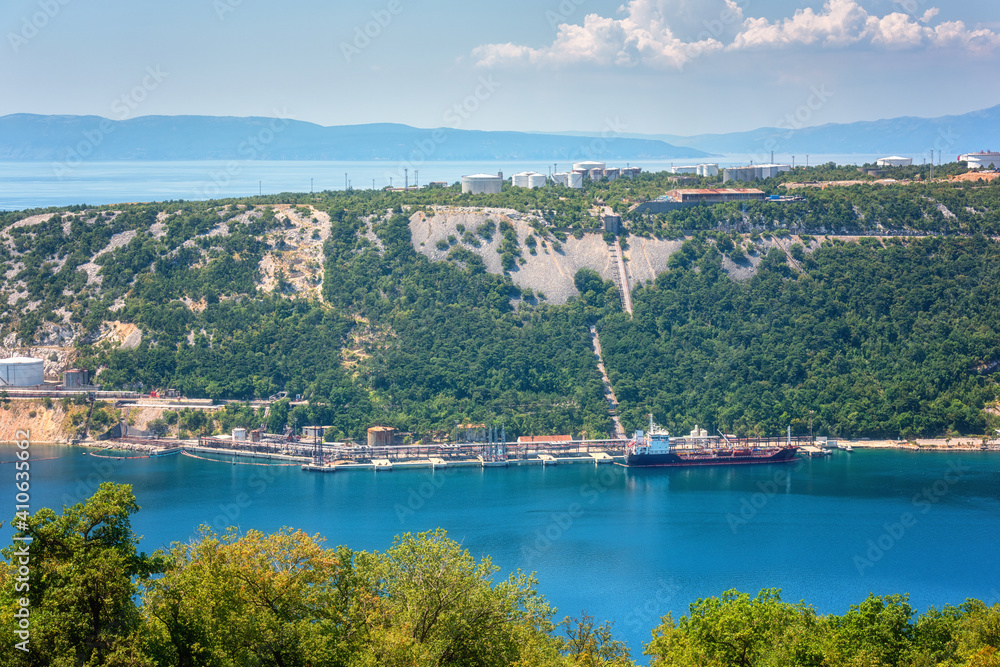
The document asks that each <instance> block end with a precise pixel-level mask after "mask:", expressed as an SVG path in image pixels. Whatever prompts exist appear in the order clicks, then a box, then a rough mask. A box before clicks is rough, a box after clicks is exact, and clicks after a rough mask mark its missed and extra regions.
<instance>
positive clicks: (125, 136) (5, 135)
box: [0, 114, 705, 162]
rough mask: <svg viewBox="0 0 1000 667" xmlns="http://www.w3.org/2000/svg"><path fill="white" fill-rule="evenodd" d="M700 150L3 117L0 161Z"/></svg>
mask: <svg viewBox="0 0 1000 667" xmlns="http://www.w3.org/2000/svg"><path fill="white" fill-rule="evenodd" d="M702 155H705V154H704V153H703V152H701V151H699V150H697V149H692V148H678V147H675V146H671V145H669V144H666V143H664V142H662V141H658V140H652V139H626V138H619V137H613V136H611V137H607V138H598V139H597V140H592V139H588V138H574V137H567V136H561V135H547V134H525V133H521V132H481V131H473V130H456V129H452V128H438V129H418V128H414V127H409V126H407V125H396V124H388V123H379V124H371V125H347V126H338V127H323V126H320V125H315V124H313V123H306V122H302V121H296V120H291V119H277V118H233V117H213V116H142V117H139V118H133V119H129V120H124V121H113V120H109V119H106V118H101V117H99V116H39V115H33V114H14V115H9V116H4V117H2V118H0V160H54V161H67V160H73V159H80V158H86V159H88V160H233V159H239V160H344V161H350V160H398V161H404V160H414V161H417V162H423V161H426V160H458V161H460V160H546V161H549V160H551V161H561V162H568V161H572V160H584V159H608V160H611V159H621V160H626V159H632V160H636V159H642V158H645V159H662V158H674V157H677V158H680V157H698V156H702Z"/></svg>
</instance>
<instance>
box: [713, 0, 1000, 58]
mask: <svg viewBox="0 0 1000 667" xmlns="http://www.w3.org/2000/svg"><path fill="white" fill-rule="evenodd" d="M899 4H902V5H903V6H904V7H905V6H907V3H899ZM939 11H940V10H939V9H938V8H936V7H932V8H930V9H928V10H927V11H926V12H924V14H923V15H922V16H921V17H920V18H919V19H916V18H914V17H913V16H911V15H910V14H904V13H901V12H894V13H892V14H887V15H886V16H882V17H878V16H873V15H871V14H869V13H868V11H867V10H865V9H864V8H863V7H862V6H861V5H860V4H858V2H856V1H855V0H827V2H826V3H825V4H824V5H823V9H822V10H821V11H819V12H816V11H815V10H813V9H811V8H807V9H800V10H798V11H796V12H795V15H794V16H793V17H792V18H790V19H783V20H781V21H776V22H774V23H771V22H770V21H768V20H767V19H763V18H753V19H747V21H746V23H745V24H744V30H743V32H741V33H740V34H739V35H737V36H736V39H734V40H733V42H732V43H731V44H730V45H729V46H728V47H727V48H729V49H731V50H739V49H748V48H778V47H787V46H792V45H796V44H801V45H815V44H819V45H822V46H827V47H837V46H850V45H852V44H871V45H874V46H882V47H886V48H893V49H899V48H919V47H945V48H956V49H963V48H964V49H966V50H968V51H971V52H974V53H978V54H985V53H988V52H990V51H992V50H993V49H994V48H996V47H997V46H1000V35H998V34H997V33H995V32H992V31H991V30H988V29H985V28H981V29H978V30H969V29H968V28H966V26H965V23H963V22H962V21H949V22H946V23H941V24H939V25H937V26H934V27H931V26H930V25H926V24H929V23H930V22H931V21H933V20H934V18H935V17H936V16H937V15H938V13H939ZM921 24H925V25H921Z"/></svg>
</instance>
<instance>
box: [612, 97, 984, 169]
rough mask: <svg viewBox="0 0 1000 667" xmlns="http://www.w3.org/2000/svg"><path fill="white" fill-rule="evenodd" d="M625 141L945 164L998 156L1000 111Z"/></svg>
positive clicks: (723, 151) (731, 151) (725, 150)
mask: <svg viewBox="0 0 1000 667" xmlns="http://www.w3.org/2000/svg"><path fill="white" fill-rule="evenodd" d="M624 136H628V137H633V138H642V139H658V140H660V141H666V142H669V143H671V144H675V145H678V146H688V147H691V148H697V149H699V150H703V151H707V152H709V153H721V154H734V153H750V154H759V155H763V154H769V153H770V151H772V150H773V151H774V152H775V154H776V155H775V159H777V156H778V154H781V156H782V159H787V158H786V157H785V156H786V155H787V154H789V153H791V154H798V155H800V156H802V157H805V154H806V153H812V154H815V155H820V154H823V153H826V154H850V153H859V154H869V155H880V156H889V155H896V154H899V155H903V156H915V155H920V154H925V155H926V154H929V152H930V150H931V149H934V151H935V154H937V153H938V152H939V151H941V152H943V155H944V160H945V161H947V160H954V159H955V157H956V156H957V155H959V154H961V153H971V152H974V151H978V150H983V149H993V150H1000V106H995V107H991V108H989V109H983V110H981V111H973V112H971V113H967V114H962V115H960V116H941V117H940V118H913V117H903V118H892V119H888V120H876V121H862V122H857V123H847V124H835V123H831V124H828V125H818V126H815V127H803V128H796V127H795V125H794V123H791V122H789V123H788V124H787V125H786V127H783V128H776V127H764V128H760V129H758V130H752V131H750V132H734V133H730V134H702V135H698V136H693V137H682V136H678V135H673V134H663V135H637V134H627V135H624Z"/></svg>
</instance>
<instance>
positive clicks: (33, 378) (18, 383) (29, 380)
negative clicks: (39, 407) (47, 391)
mask: <svg viewBox="0 0 1000 667" xmlns="http://www.w3.org/2000/svg"><path fill="white" fill-rule="evenodd" d="M44 383H45V362H44V361H42V360H41V359H35V358H33V357H11V358H10V359H3V360H0V388H3V387H34V386H37V385H40V384H44Z"/></svg>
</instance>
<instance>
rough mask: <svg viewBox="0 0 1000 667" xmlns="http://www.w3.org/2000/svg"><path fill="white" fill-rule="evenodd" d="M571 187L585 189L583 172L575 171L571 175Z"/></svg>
mask: <svg viewBox="0 0 1000 667" xmlns="http://www.w3.org/2000/svg"><path fill="white" fill-rule="evenodd" d="M569 187H571V188H576V189H577V190H579V189H581V188H583V174H582V173H581V172H579V171H574V172H573V173H572V174H570V175H569Z"/></svg>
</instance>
